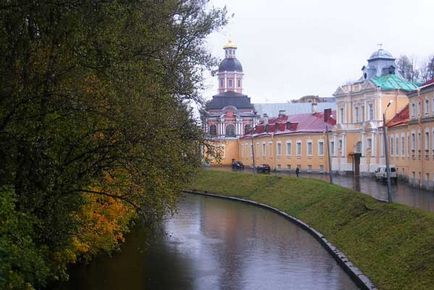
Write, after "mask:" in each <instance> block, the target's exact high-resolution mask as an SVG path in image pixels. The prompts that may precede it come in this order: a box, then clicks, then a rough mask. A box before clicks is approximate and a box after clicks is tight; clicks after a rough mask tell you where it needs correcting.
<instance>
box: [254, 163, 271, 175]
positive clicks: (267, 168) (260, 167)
mask: <svg viewBox="0 0 434 290" xmlns="http://www.w3.org/2000/svg"><path fill="white" fill-rule="evenodd" d="M256 171H257V172H260V173H270V171H271V168H270V165H268V164H261V165H258V166H256Z"/></svg>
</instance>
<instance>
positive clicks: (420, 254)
mask: <svg viewBox="0 0 434 290" xmlns="http://www.w3.org/2000/svg"><path fill="white" fill-rule="evenodd" d="M191 189H195V190H201V191H208V192H214V193H220V194H226V195H231V196H237V197H243V198H248V199H251V200H255V201H259V202H263V203H266V204H269V205H271V206H273V207H276V208H279V209H281V210H283V211H285V212H287V213H288V214H290V215H293V216H295V217H297V218H300V219H301V220H303V221H304V222H306V223H308V224H310V225H311V226H313V227H314V228H316V229H317V230H319V231H320V232H322V233H323V234H324V235H325V236H326V238H327V239H329V240H330V241H331V242H333V243H334V244H335V245H336V246H338V247H339V248H340V249H341V250H342V251H343V252H344V253H345V254H346V255H347V256H348V257H349V258H350V259H351V261H352V262H354V263H355V264H356V265H357V266H358V267H359V268H360V269H361V270H362V271H363V272H364V273H365V274H367V275H368V276H369V277H370V278H371V279H372V280H373V282H374V283H375V284H376V285H377V287H378V288H379V289H434V214H433V213H429V212H423V211H420V210H417V209H412V208H409V207H407V206H403V205H399V204H385V203H381V202H378V201H376V200H375V199H373V198H371V197H370V196H367V195H364V194H361V193H358V192H355V191H352V190H349V189H346V188H343V187H340V186H337V185H331V184H329V183H327V182H324V181H321V180H314V179H304V178H295V177H286V176H273V175H253V174H239V173H232V172H224V171H209V170H207V171H202V172H200V173H199V175H198V177H197V178H196V180H195V182H194V183H193V184H192V185H191Z"/></svg>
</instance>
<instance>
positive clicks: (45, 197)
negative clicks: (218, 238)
mask: <svg viewBox="0 0 434 290" xmlns="http://www.w3.org/2000/svg"><path fill="white" fill-rule="evenodd" d="M206 3H207V1H205V0H167V1H150V0H137V1H116V0H109V1H105V0H92V1H85V0H78V1H76V0H50V1H46V0H42V1H22V0H11V1H7V2H4V3H2V4H0V25H1V29H0V52H1V57H0V81H1V84H2V86H1V88H0V186H8V188H12V190H13V192H14V193H15V195H14V196H15V199H14V205H15V207H13V208H14V212H12V213H11V214H12V215H15V214H17V215H20V214H23V215H24V216H25V217H27V218H28V219H30V220H31V221H32V223H31V231H30V230H29V231H28V232H26V235H28V236H29V243H30V244H29V245H34V250H35V253H40V257H41V258H42V259H43V262H44V263H45V268H48V269H49V274H48V275H49V276H51V278H52V279H61V278H62V277H66V274H65V264H66V263H68V262H70V261H73V260H74V259H75V258H74V257H75V252H74V251H75V250H77V248H75V250H74V247H73V239H75V238H77V235H80V234H81V235H83V236H81V237H79V238H80V239H79V240H80V241H81V242H82V243H83V241H85V240H86V239H87V238H86V235H88V234H89V233H88V232H86V230H85V229H83V228H82V227H83V224H86V222H89V221H90V220H94V219H96V218H97V216H98V214H99V215H100V217H101V218H102V217H105V216H107V214H108V215H109V216H110V217H113V216H114V213H115V212H116V211H118V213H119V214H121V213H122V212H124V211H126V209H125V207H126V206H128V207H130V208H131V209H134V210H135V211H137V212H139V213H140V214H142V215H143V216H144V217H145V219H146V220H147V221H149V222H152V221H154V220H156V219H158V218H160V217H161V216H162V214H163V213H164V212H165V211H166V210H168V209H169V210H171V209H174V206H175V202H176V199H177V196H178V192H179V191H180V189H181V188H182V187H183V184H185V182H187V181H188V180H190V178H191V176H192V175H193V174H194V172H195V169H196V168H197V166H198V165H199V164H200V154H199V150H200V147H201V144H203V142H204V141H203V138H202V134H201V131H200V130H199V128H198V126H197V125H196V123H195V121H193V119H192V116H191V111H190V110H189V108H188V106H187V102H190V101H193V102H199V103H200V98H199V96H198V89H200V87H201V80H202V72H203V71H204V70H205V69H208V68H210V67H211V66H212V65H214V64H215V61H214V59H213V58H212V57H211V56H210V55H209V54H208V53H207V52H206V50H205V49H204V38H205V37H206V36H207V35H208V34H209V33H211V32H212V31H213V30H215V29H218V28H219V27H220V26H221V25H223V24H224V23H225V21H226V20H225V10H216V9H208V8H206ZM100 201H102V203H101V202H100ZM106 203H109V204H110V210H109V211H112V212H111V213H107V212H104V208H105V205H106ZM9 206H10V205H9ZM93 209H94V210H95V214H94V215H92V216H86V214H85V212H86V211H91V210H93ZM83 219H84V220H85V221H86V222H85V223H83ZM109 223H110V222H108V224H105V225H102V224H101V228H100V230H101V231H104V229H105V230H107V226H108V225H109ZM124 223H125V222H124V221H123V220H122V221H121V222H120V223H119V225H120V224H122V226H119V228H116V227H115V228H116V229H114V230H112V231H111V232H110V231H109V232H110V234H108V235H106V236H105V235H104V234H102V235H101V236H105V237H106V239H107V241H106V242H107V243H108V244H107V245H112V246H113V245H115V244H116V243H115V242H113V240H112V237H109V236H110V235H112V236H117V235H118V231H119V230H122V229H123V225H124ZM87 240H92V239H91V238H89V239H87ZM75 241H77V240H75ZM93 241H95V244H99V245H100V248H102V249H108V248H110V246H103V245H102V244H103V242H102V241H96V237H95V236H94V237H93ZM91 244H93V243H89V246H91ZM92 246H93V245H92ZM97 248H98V246H97ZM42 250H43V251H42ZM32 251H33V250H32ZM41 251H42V252H41ZM88 252H92V251H91V250H89V251H88ZM41 269H44V267H41ZM18 275H21V276H20V277H21V278H22V279H23V281H25V282H26V283H27V282H28V283H30V284H33V285H36V286H38V285H42V284H43V283H44V282H43V280H44V279H43V276H44V275H41V277H42V278H41V279H39V278H38V279H30V278H26V275H25V274H24V273H21V272H20V273H18ZM7 283H9V282H7Z"/></svg>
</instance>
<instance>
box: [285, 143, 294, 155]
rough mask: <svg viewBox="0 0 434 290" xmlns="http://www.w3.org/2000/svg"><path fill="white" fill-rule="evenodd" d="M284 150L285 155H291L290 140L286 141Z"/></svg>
mask: <svg viewBox="0 0 434 290" xmlns="http://www.w3.org/2000/svg"><path fill="white" fill-rule="evenodd" d="M288 144H289V152H288ZM285 151H286V152H285V154H286V156H292V142H291V141H287V142H286V148H285Z"/></svg>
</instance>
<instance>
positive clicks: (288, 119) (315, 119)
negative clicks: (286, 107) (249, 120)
mask: <svg viewBox="0 0 434 290" xmlns="http://www.w3.org/2000/svg"><path fill="white" fill-rule="evenodd" d="M331 113H332V114H334V113H335V112H331ZM335 124H336V120H335V119H333V117H329V118H328V120H327V122H324V113H323V112H317V113H313V114H312V113H307V114H296V115H291V116H288V115H281V116H279V117H275V118H269V119H268V124H264V122H263V121H262V122H261V123H259V124H258V125H257V126H256V127H255V134H256V135H261V134H270V133H274V134H275V135H280V134H288V133H303V132H310V133H321V132H324V131H325V130H326V125H328V126H329V130H330V129H331V127H333V126H334V125H335Z"/></svg>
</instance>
